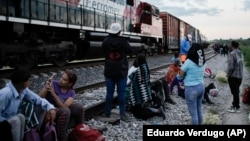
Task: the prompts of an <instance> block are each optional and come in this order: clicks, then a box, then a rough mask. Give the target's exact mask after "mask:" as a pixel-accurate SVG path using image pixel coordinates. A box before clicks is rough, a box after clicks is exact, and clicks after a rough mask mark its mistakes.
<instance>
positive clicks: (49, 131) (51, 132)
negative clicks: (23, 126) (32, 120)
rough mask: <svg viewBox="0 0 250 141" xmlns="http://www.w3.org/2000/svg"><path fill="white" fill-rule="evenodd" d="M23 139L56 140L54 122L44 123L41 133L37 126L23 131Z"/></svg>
mask: <svg viewBox="0 0 250 141" xmlns="http://www.w3.org/2000/svg"><path fill="white" fill-rule="evenodd" d="M24 141H57V134H56V128H55V126H54V123H49V122H48V123H46V125H45V128H44V133H43V134H40V131H39V129H38V128H31V129H30V130H28V131H27V132H26V133H25V135H24Z"/></svg>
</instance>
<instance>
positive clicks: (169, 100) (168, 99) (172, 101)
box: [165, 97, 176, 105]
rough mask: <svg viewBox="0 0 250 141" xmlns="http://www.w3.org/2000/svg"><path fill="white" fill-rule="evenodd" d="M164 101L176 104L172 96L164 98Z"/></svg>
mask: <svg viewBox="0 0 250 141" xmlns="http://www.w3.org/2000/svg"><path fill="white" fill-rule="evenodd" d="M165 101H166V102H168V103H170V104H173V105H175V104H176V103H175V101H174V100H173V99H172V98H170V97H168V98H166V100H165Z"/></svg>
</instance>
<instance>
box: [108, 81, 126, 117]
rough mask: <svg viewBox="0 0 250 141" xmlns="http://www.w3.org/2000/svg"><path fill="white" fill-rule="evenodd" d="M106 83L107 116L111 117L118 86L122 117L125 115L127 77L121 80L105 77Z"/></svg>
mask: <svg viewBox="0 0 250 141" xmlns="http://www.w3.org/2000/svg"><path fill="white" fill-rule="evenodd" d="M105 81H106V82H105V83H106V91H107V95H106V102H105V115H106V116H107V117H110V115H111V109H112V106H113V96H114V92H115V86H117V95H118V103H119V107H120V116H124V115H125V92H126V84H127V77H124V78H121V79H111V78H108V77H105Z"/></svg>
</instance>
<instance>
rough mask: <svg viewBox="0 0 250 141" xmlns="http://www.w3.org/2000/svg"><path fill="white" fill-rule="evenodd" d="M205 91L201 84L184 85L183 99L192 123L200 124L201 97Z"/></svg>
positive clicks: (201, 117) (201, 118)
mask: <svg viewBox="0 0 250 141" xmlns="http://www.w3.org/2000/svg"><path fill="white" fill-rule="evenodd" d="M204 92H205V88H204V85H203V84H198V85H196V86H185V100H186V103H187V106H188V110H189V114H190V116H191V121H192V124H193V125H200V124H202V120H203V115H202V98H203V95H204Z"/></svg>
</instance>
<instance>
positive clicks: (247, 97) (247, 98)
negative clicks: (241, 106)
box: [242, 87, 250, 104]
mask: <svg viewBox="0 0 250 141" xmlns="http://www.w3.org/2000/svg"><path fill="white" fill-rule="evenodd" d="M242 102H243V103H245V104H250V87H247V88H245V90H244V93H243V96H242Z"/></svg>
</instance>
